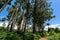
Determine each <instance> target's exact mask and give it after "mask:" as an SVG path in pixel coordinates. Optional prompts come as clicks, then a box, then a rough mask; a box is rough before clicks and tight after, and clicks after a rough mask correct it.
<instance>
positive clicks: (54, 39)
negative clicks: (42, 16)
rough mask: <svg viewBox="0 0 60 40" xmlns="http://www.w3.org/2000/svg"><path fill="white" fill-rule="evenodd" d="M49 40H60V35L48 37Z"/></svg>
mask: <svg viewBox="0 0 60 40" xmlns="http://www.w3.org/2000/svg"><path fill="white" fill-rule="evenodd" d="M48 40H60V34H56V33H55V34H54V35H52V36H49V37H48Z"/></svg>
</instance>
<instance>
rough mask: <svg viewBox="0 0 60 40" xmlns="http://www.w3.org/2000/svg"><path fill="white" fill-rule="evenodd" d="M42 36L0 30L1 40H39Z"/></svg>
mask: <svg viewBox="0 0 60 40" xmlns="http://www.w3.org/2000/svg"><path fill="white" fill-rule="evenodd" d="M40 37H41V36H40V35H39V34H36V33H35V34H33V33H32V32H25V33H22V35H21V34H18V33H17V32H16V31H12V32H7V31H6V29H5V28H3V27H2V28H0V40H23V39H24V40H33V38H34V40H38V39H39V38H40Z"/></svg>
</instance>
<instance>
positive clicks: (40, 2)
mask: <svg viewBox="0 0 60 40" xmlns="http://www.w3.org/2000/svg"><path fill="white" fill-rule="evenodd" d="M31 3H32V8H33V11H32V12H33V13H32V18H33V19H32V20H33V22H32V23H33V33H35V31H36V30H35V26H36V25H37V26H38V29H39V31H40V29H43V28H44V27H43V24H44V23H45V22H46V21H47V20H50V19H51V18H53V17H54V16H52V9H51V8H50V3H48V2H47V0H32V1H31Z"/></svg>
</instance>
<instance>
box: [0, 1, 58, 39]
mask: <svg viewBox="0 0 60 40" xmlns="http://www.w3.org/2000/svg"><path fill="white" fill-rule="evenodd" d="M11 1H12V0H8V1H7V0H5V1H4V0H0V4H1V6H0V9H1V10H3V8H4V7H5V6H6V5H10V6H11ZM3 6H4V7H3ZM50 6H51V4H50V3H49V2H48V1H47V0H16V2H15V3H14V5H12V6H11V7H9V8H8V9H7V11H8V12H9V14H8V15H7V16H6V18H2V19H0V21H2V22H4V21H8V25H7V28H6V29H5V28H0V32H1V33H0V40H39V38H41V37H44V36H46V37H47V36H48V40H50V39H51V38H50V36H49V35H52V36H51V37H53V38H55V37H54V36H56V35H55V34H56V33H57V30H58V29H57V30H55V31H53V32H52V31H49V32H47V31H44V27H45V25H48V24H46V22H47V21H50V19H52V18H54V17H55V16H53V15H52V13H53V10H52V8H50ZM1 10H0V11H1ZM30 24H31V25H32V26H31V28H30V27H29V25H30ZM15 26H17V29H16V30H14V27H15ZM3 27H5V24H3ZM54 32H55V33H54ZM56 37H57V36H56ZM58 38H59V37H58ZM58 38H57V39H58ZM51 40H53V39H51Z"/></svg>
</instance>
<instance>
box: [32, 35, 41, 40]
mask: <svg viewBox="0 0 60 40" xmlns="http://www.w3.org/2000/svg"><path fill="white" fill-rule="evenodd" d="M33 35H34V40H39V39H40V38H41V36H40V34H33Z"/></svg>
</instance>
